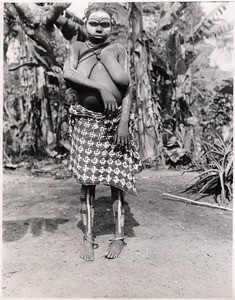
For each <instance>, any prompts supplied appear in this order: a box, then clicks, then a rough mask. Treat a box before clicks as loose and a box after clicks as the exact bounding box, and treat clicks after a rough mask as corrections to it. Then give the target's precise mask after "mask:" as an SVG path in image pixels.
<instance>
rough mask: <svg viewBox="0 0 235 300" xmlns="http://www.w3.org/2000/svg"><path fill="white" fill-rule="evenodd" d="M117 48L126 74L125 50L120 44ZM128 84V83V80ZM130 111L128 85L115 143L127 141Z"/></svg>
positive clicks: (125, 142)
mask: <svg viewBox="0 0 235 300" xmlns="http://www.w3.org/2000/svg"><path fill="white" fill-rule="evenodd" d="M118 50H119V51H118V61H119V63H120V65H121V66H122V67H123V69H124V70H125V73H126V74H127V76H128V74H129V72H128V64H127V52H126V50H125V48H124V47H123V46H122V45H120V46H119V48H118ZM128 78H129V76H128ZM128 85H129V81H128ZM130 111H131V97H130V94H129V87H128V88H127V92H126V95H125V97H124V99H123V100H122V114H121V119H120V122H119V126H118V132H117V143H118V144H121V145H122V146H124V145H125V144H127V143H128V141H129V137H128V131H129V130H128V123H129V117H130Z"/></svg>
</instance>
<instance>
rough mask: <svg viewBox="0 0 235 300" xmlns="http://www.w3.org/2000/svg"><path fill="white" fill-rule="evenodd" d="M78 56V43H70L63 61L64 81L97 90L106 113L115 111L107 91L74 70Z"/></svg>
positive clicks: (113, 101) (112, 99)
mask: <svg viewBox="0 0 235 300" xmlns="http://www.w3.org/2000/svg"><path fill="white" fill-rule="evenodd" d="M79 54H80V49H79V42H74V43H72V45H71V47H70V49H69V52H68V57H67V60H66V61H65V64H64V68H63V72H64V79H66V80H69V81H72V82H73V83H75V84H77V85H78V86H81V87H84V88H87V89H95V90H97V91H98V92H99V93H100V95H101V98H102V100H103V102H104V107H105V110H107V111H115V110H116V109H117V102H116V99H115V98H114V96H113V95H112V94H111V92H109V90H108V89H107V88H106V87H105V86H102V85H100V84H97V83H95V82H93V81H92V80H90V79H89V78H87V77H85V76H84V75H83V74H82V73H80V72H78V71H77V70H76V68H77V65H78V57H79Z"/></svg>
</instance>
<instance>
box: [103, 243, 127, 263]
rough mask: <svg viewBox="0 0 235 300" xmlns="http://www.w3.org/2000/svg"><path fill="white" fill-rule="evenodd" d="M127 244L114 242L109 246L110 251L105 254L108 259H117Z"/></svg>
mask: <svg viewBox="0 0 235 300" xmlns="http://www.w3.org/2000/svg"><path fill="white" fill-rule="evenodd" d="M124 245H125V243H124V240H114V241H111V243H110V244H109V247H108V250H107V252H106V254H105V257H106V258H109V259H113V258H117V257H118V256H119V254H120V253H121V252H122V249H123V247H124Z"/></svg>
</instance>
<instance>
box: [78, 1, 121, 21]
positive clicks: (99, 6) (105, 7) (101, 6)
mask: <svg viewBox="0 0 235 300" xmlns="http://www.w3.org/2000/svg"><path fill="white" fill-rule="evenodd" d="M114 9H115V8H112V7H111V6H110V5H109V4H107V3H90V4H89V5H88V8H87V9H86V10H85V12H84V19H86V20H88V19H89V16H90V15H91V14H92V13H93V12H95V11H104V12H106V13H107V14H108V15H109V16H110V19H111V22H112V25H114V24H115V23H116V22H115V20H114V18H113V15H114V14H116V12H115V10H114Z"/></svg>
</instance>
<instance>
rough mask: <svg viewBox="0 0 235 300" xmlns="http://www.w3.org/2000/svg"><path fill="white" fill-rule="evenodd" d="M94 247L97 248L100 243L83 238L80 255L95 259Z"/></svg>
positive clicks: (83, 257) (84, 257) (90, 259)
mask: <svg viewBox="0 0 235 300" xmlns="http://www.w3.org/2000/svg"><path fill="white" fill-rule="evenodd" d="M94 247H95V248H97V247H98V244H96V243H92V242H91V241H89V240H87V239H85V238H84V239H83V245H82V249H81V251H80V257H81V258H82V259H84V260H86V261H93V260H94Z"/></svg>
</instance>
